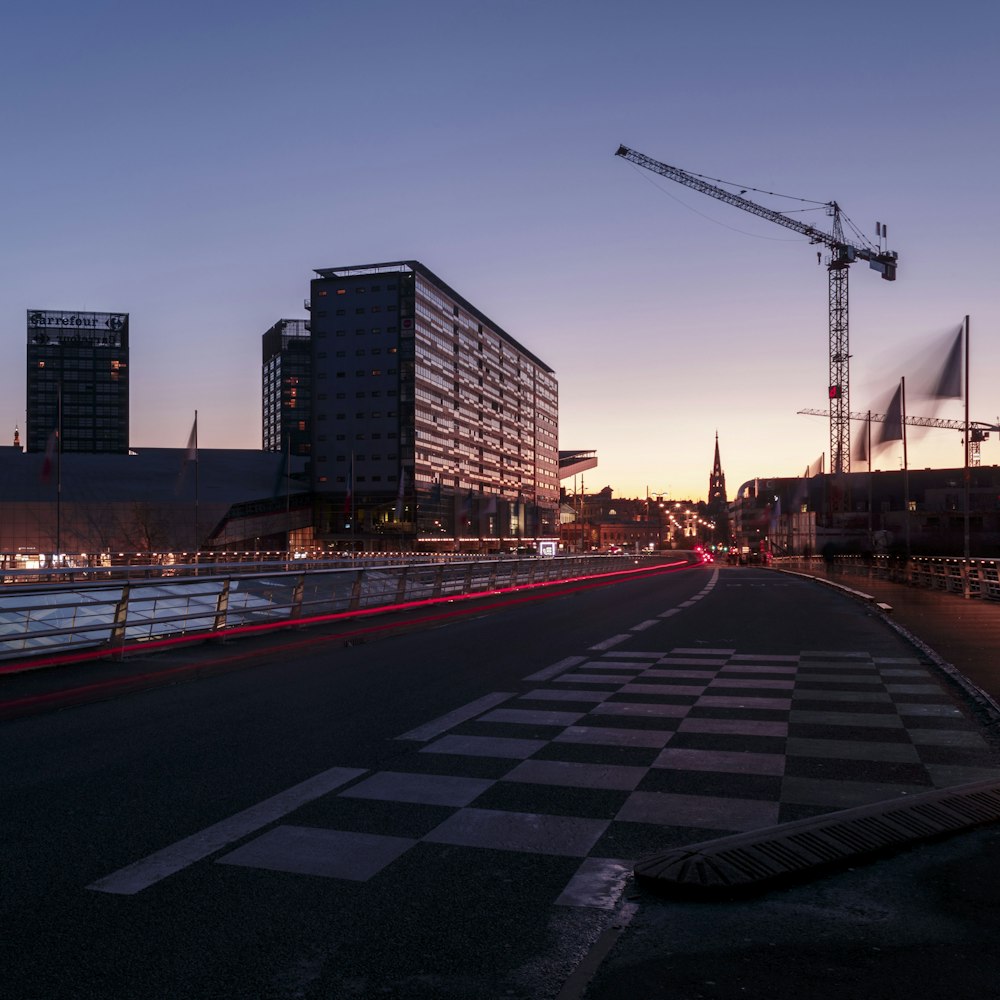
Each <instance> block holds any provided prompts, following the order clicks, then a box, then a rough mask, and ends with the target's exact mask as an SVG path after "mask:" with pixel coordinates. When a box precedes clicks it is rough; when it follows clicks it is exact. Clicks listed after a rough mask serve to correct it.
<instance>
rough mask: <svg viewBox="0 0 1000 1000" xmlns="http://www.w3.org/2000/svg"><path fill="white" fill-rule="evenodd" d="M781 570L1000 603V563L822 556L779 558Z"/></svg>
mask: <svg viewBox="0 0 1000 1000" xmlns="http://www.w3.org/2000/svg"><path fill="white" fill-rule="evenodd" d="M773 565H774V566H775V567H777V568H779V569H792V570H801V571H802V572H807V573H810V574H811V575H813V576H824V575H834V576H835V575H844V576H855V577H863V578H867V579H874V580H889V581H890V582H892V583H901V584H905V585H907V586H910V587H924V588H925V589H929V590H943V591H947V592H948V593H952V594H960V595H961V596H963V597H969V598H972V597H978V598H982V599H984V600H992V601H1000V559H961V558H958V557H947V556H910V558H909V559H900V558H899V557H898V556H869V557H864V556H842V555H838V556H835V557H834V559H833V561H832V562H826V561H825V560H824V559H823V558H822V557H821V556H810V557H806V556H787V557H781V558H777V559H775V560H774V561H773Z"/></svg>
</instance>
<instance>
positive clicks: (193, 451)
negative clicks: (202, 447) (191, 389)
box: [184, 410, 198, 462]
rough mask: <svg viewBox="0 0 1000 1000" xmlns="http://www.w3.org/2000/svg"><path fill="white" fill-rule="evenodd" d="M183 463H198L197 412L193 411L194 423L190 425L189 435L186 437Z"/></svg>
mask: <svg viewBox="0 0 1000 1000" xmlns="http://www.w3.org/2000/svg"><path fill="white" fill-rule="evenodd" d="M184 461H185V462H197V461H198V411H197V410H195V411H194V423H193V424H192V425H191V433H190V434H189V435H188V443H187V448H186V449H185V451H184Z"/></svg>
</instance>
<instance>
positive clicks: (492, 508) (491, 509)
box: [486, 496, 497, 514]
mask: <svg viewBox="0 0 1000 1000" xmlns="http://www.w3.org/2000/svg"><path fill="white" fill-rule="evenodd" d="M496 512H497V498H496V497H495V496H491V497H490V498H489V500H487V501H486V513H487V514H495V513H496Z"/></svg>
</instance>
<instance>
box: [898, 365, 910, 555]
mask: <svg viewBox="0 0 1000 1000" xmlns="http://www.w3.org/2000/svg"><path fill="white" fill-rule="evenodd" d="M899 423H900V428H901V432H902V435H903V517H904V521H903V524H904V525H905V529H906V530H905V537H906V554H907V556H909V554H910V463H909V460H908V458H907V454H906V376H905V375H904V376H903V377H902V378H901V379H900V380H899Z"/></svg>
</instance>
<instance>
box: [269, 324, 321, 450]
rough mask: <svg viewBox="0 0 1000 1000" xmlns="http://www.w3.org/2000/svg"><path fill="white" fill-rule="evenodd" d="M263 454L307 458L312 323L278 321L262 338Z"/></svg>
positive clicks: (310, 419)
mask: <svg viewBox="0 0 1000 1000" xmlns="http://www.w3.org/2000/svg"><path fill="white" fill-rule="evenodd" d="M261 346H262V357H261V361H262V368H261V390H262V392H261V398H262V400H263V426H262V441H263V447H264V451H285V450H286V449H287V450H288V451H289V452H290V453H291V454H292V455H308V454H309V451H310V447H311V435H312V354H311V349H310V337H309V323H308V321H307V320H304V319H279V320H278V322H277V323H275V324H274V326H272V327H271V329H270V330H268V331H267V333H265V334H264V336H263V338H262V344H261Z"/></svg>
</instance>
